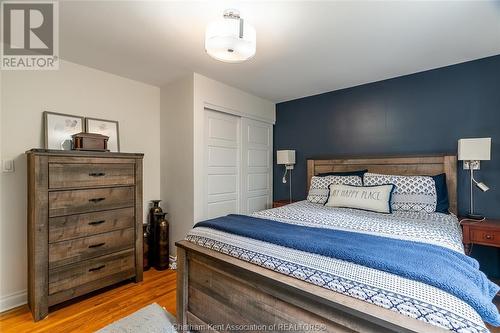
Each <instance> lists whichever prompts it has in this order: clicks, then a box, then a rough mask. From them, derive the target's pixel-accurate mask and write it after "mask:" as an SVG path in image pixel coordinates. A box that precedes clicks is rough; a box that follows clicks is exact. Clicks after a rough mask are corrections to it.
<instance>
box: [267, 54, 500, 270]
mask: <svg viewBox="0 0 500 333" xmlns="http://www.w3.org/2000/svg"><path fill="white" fill-rule="evenodd" d="M468 137H492V141H493V142H492V160H491V161H485V162H482V163H481V171H480V172H479V173H478V174H477V178H478V179H480V180H481V181H484V182H485V183H486V184H487V185H488V186H490V188H491V190H490V191H489V192H487V193H481V192H479V191H476V196H475V198H476V211H477V212H479V213H482V214H485V215H487V216H489V217H497V218H500V55H498V56H493V57H488V58H484V59H479V60H475V61H470V62H466V63H462V64H458V65H453V66H448V67H443V68H438V69H434V70H430V71H425V72H421V73H416V74H411V75H407V76H402V77H397V78H393V79H389V80H384V81H379V82H375V83H369V84H365V85H361V86H356V87H353V88H347V89H342V90H337V91H332V92H328V93H324V94H320V95H315V96H310V97H305V98H300V99H296V100H292V101H288V102H283V103H279V104H278V105H277V107H276V125H275V127H274V150H275V151H276V150H280V149H295V150H296V154H297V155H296V160H297V163H296V165H295V169H294V170H293V190H292V191H293V197H294V198H295V199H304V198H305V197H306V195H307V194H306V159H308V158H322V157H333V156H342V155H359V156H363V155H411V154H433V153H443V152H445V153H447V152H450V153H456V151H457V140H458V139H459V138H468ZM274 154H275V156H276V152H275V153H274ZM275 158H276V157H275ZM282 174H283V168H282V166H277V165H274V199H285V198H288V184H286V185H285V184H283V183H282V182H281V178H282ZM458 192H459V193H458V195H459V210H460V212H461V213H466V212H467V210H468V207H469V204H468V200H469V195H468V177H467V174H465V173H464V171H463V170H462V165H461V163H459V179H458ZM499 260H500V259H499V256H498V254H497V255H496V261H497V262H498V261H499ZM497 266H498V265H497ZM495 275H500V273H499V272H498V268H497V272H496V274H495Z"/></svg>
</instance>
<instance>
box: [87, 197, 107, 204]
mask: <svg viewBox="0 0 500 333" xmlns="http://www.w3.org/2000/svg"><path fill="white" fill-rule="evenodd" d="M103 200H106V198H92V199H89V201H90V202H93V203H98V202H101V201H103Z"/></svg>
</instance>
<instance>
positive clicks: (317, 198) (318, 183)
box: [307, 176, 363, 205]
mask: <svg viewBox="0 0 500 333" xmlns="http://www.w3.org/2000/svg"><path fill="white" fill-rule="evenodd" d="M331 184H336V185H355V186H362V185H363V179H362V178H361V177H360V176H325V177H317V176H314V177H312V179H311V187H310V188H309V193H308V194H307V200H308V201H310V202H312V203H320V204H323V205H324V204H325V202H326V201H327V200H328V193H329V191H330V189H329V186H330V185H331Z"/></svg>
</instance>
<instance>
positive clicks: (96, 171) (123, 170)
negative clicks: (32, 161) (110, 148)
mask: <svg viewBox="0 0 500 333" xmlns="http://www.w3.org/2000/svg"><path fill="white" fill-rule="evenodd" d="M134 175H135V164H132V163H124V164H119V163H107V164H106V163H95V164H83V163H81V164H80V163H49V188H50V189H58V188H75V187H95V186H114V185H134V183H135V176H134Z"/></svg>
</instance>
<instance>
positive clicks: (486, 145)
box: [458, 138, 491, 161]
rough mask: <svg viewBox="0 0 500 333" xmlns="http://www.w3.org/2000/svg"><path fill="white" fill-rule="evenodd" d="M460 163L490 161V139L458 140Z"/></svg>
mask: <svg viewBox="0 0 500 333" xmlns="http://www.w3.org/2000/svg"><path fill="white" fill-rule="evenodd" d="M458 159H459V160H460V161H488V160H490V159H491V138H476V139H460V140H458Z"/></svg>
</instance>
